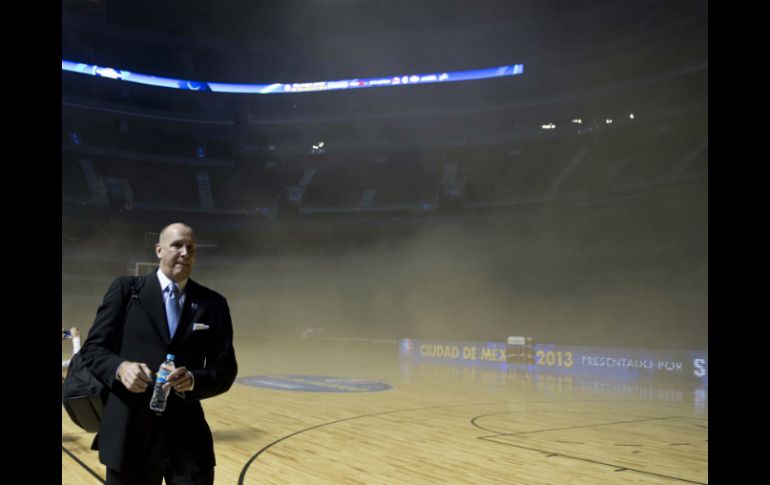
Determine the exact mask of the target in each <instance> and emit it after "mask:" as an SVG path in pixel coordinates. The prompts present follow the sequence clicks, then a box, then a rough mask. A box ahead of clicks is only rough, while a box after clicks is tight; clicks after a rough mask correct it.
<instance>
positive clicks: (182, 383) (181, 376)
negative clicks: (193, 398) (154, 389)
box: [163, 367, 195, 392]
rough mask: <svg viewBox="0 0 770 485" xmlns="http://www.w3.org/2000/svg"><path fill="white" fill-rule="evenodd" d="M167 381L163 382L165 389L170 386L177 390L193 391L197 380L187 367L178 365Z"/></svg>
mask: <svg viewBox="0 0 770 485" xmlns="http://www.w3.org/2000/svg"><path fill="white" fill-rule="evenodd" d="M166 381H167V382H166V383H165V384H163V389H164V390H167V389H168V388H169V387H173V388H174V390H175V391H177V392H185V391H192V388H193V385H194V384H195V381H194V380H193V376H192V374H191V373H190V371H188V370H187V367H177V368H176V369H174V372H172V373H171V374H169V375H168V377H167V378H166Z"/></svg>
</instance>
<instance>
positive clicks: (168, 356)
mask: <svg viewBox="0 0 770 485" xmlns="http://www.w3.org/2000/svg"><path fill="white" fill-rule="evenodd" d="M166 360H174V354H167V355H166Z"/></svg>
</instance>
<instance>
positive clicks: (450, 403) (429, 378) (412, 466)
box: [62, 338, 708, 485]
mask: <svg viewBox="0 0 770 485" xmlns="http://www.w3.org/2000/svg"><path fill="white" fill-rule="evenodd" d="M236 353H237V357H238V362H239V381H238V382H236V383H235V384H234V385H233V387H232V388H231V389H230V391H229V392H227V393H226V394H224V395H221V396H218V397H215V398H212V399H209V400H206V401H204V402H203V403H204V404H203V406H204V409H205V412H206V416H207V418H208V422H209V424H210V426H211V428H212V431H213V434H214V444H215V450H216V456H217V462H218V464H217V467H216V479H215V483H217V484H221V485H225V484H228V485H229V484H306V483H307V484H343V483H344V484H347V483H350V484H434V483H435V484H438V483H441V484H446V483H456V484H522V485H524V484H533V485H534V484H536V485H542V484H558V485H561V484H605V483H606V484H618V483H633V484H679V483H708V394H707V390H703V389H698V388H695V387H692V386H688V385H684V384H674V383H649V382H646V383H618V382H601V381H598V382H597V381H579V380H577V379H572V378H569V377H563V376H561V377H556V376H550V377H549V376H545V375H533V374H527V373H521V372H519V373H516V372H500V371H496V370H485V369H478V368H458V367H450V366H444V365H442V366H438V365H420V366H415V365H405V364H404V363H403V362H400V361H399V358H398V348H397V345H396V344H395V343H388V342H371V341H369V342H366V341H349V342H340V341H325V340H302V339H297V341H295V342H280V343H279V342H274V341H268V342H264V341H260V340H259V339H255V338H239V339H238V341H237V343H236ZM249 376H283V377H282V379H283V382H287V383H289V384H287V388H285V389H267V388H264V387H254V386H252V385H247V384H244V383H243V382H242V380H243V379H244V378H246V377H249ZM313 376H334V377H339V378H345V379H366V380H371V381H379V382H382V383H384V384H386V385H388V386H391V387H390V388H389V389H385V390H377V391H373V392H364V391H361V390H360V389H358V388H356V387H355V386H354V385H353V384H355V382H356V381H345V380H344V379H343V380H340V381H339V382H340V384H335V385H331V386H330V387H329V390H333V391H349V392H310V391H302V390H291V389H290V387H292V386H291V385H290V384H292V383H294V384H297V385H298V386H300V387H302V385H303V383H306V382H307V381H309V380H311V379H312V377H313ZM348 382H350V383H352V384H348ZM92 439H93V435H92V434H89V433H85V432H82V431H81V430H80V429H79V428H77V427H76V426H75V425H74V424H72V423H71V421H70V420H69V418H68V417H67V415H66V413H65V412H64V410H63V409H62V483H63V484H65V485H77V484H89V485H90V484H97V483H103V480H104V467H103V466H102V465H101V464H99V462H98V457H97V454H96V452H94V451H91V450H90V444H91V441H92Z"/></svg>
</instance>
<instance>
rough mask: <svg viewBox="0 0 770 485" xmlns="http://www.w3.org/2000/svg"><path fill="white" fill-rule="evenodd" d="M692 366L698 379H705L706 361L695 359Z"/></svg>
mask: <svg viewBox="0 0 770 485" xmlns="http://www.w3.org/2000/svg"><path fill="white" fill-rule="evenodd" d="M692 365H693V366H694V367H695V370H694V371H693V374H695V375H696V376H698V377H704V376H705V375H706V371H707V368H706V359H695V360H693V361H692Z"/></svg>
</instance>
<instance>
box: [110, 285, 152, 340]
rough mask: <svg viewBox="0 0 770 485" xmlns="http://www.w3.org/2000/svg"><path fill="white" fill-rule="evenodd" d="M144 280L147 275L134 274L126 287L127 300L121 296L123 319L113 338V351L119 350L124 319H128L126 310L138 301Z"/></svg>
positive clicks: (124, 323)
mask: <svg viewBox="0 0 770 485" xmlns="http://www.w3.org/2000/svg"><path fill="white" fill-rule="evenodd" d="M146 282H147V275H141V276H135V277H134V279H133V281H132V282H131V286H130V287H129V289H128V292H129V298H128V300H126V298H125V297H123V321H122V322H121V325H120V331H119V332H118V338H117V339H115V348H114V349H113V350H114V352H115V353H117V352H118V351H119V350H120V344H121V343H122V341H123V328H124V327H125V326H126V320H127V319H128V311H129V310H130V309H131V305H133V304H134V303H135V302H138V301H139V290H141V289H142V287H144V284H145V283H146Z"/></svg>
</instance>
